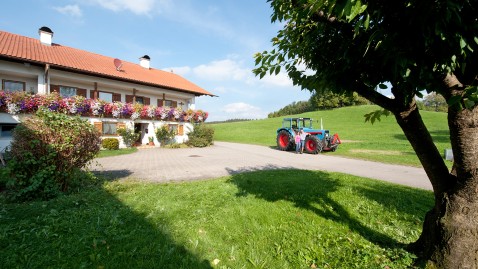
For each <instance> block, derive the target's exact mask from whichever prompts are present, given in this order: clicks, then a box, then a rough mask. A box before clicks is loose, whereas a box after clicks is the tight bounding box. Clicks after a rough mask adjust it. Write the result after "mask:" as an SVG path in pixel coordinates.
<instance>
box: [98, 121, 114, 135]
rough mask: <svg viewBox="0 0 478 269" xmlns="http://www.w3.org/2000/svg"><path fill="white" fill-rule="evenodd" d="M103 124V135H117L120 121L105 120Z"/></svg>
mask: <svg viewBox="0 0 478 269" xmlns="http://www.w3.org/2000/svg"><path fill="white" fill-rule="evenodd" d="M102 124H103V126H102V128H101V129H102V134H103V135H117V131H118V125H117V124H118V123H117V122H114V121H104V122H103V123H102Z"/></svg>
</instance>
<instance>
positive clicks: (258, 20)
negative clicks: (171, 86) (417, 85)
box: [0, 0, 310, 121]
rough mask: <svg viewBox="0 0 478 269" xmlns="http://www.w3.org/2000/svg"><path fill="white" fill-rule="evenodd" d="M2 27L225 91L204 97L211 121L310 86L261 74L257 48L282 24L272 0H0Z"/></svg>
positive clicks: (303, 94)
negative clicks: (147, 60)
mask: <svg viewBox="0 0 478 269" xmlns="http://www.w3.org/2000/svg"><path fill="white" fill-rule="evenodd" d="M2 10H3V12H2V18H1V19H0V29H1V30H3V31H7V32H11V33H16V34H20V35H24V36H29V37H33V38H37V37H38V29H39V28H40V27H42V26H48V27H49V28H50V29H52V31H53V32H54V36H53V42H54V43H58V44H62V45H65V46H70V47H74V48H78V49H83V50H87V51H90V52H94V53H98V54H102V55H106V56H110V57H114V58H119V59H121V60H124V61H129V62H134V63H136V62H139V60H138V58H139V57H141V56H143V55H145V54H147V55H149V56H150V57H151V66H152V67H153V68H157V69H163V70H168V71H169V70H173V72H175V73H177V74H180V75H182V76H183V77H185V78H187V79H189V80H190V81H192V82H194V83H195V84H197V85H199V86H201V87H202V88H204V89H206V90H208V91H210V92H212V93H214V94H216V95H218V96H219V97H199V98H197V100H196V108H197V109H203V110H206V111H208V112H209V114H210V118H209V120H208V121H218V120H226V119H233V118H253V119H256V118H265V117H267V114H268V113H270V112H272V111H276V110H278V109H280V108H282V107H284V106H285V105H287V104H290V103H291V102H293V101H302V100H307V99H309V97H310V93H309V92H308V91H302V90H300V88H299V87H294V86H292V83H291V81H290V80H289V79H288V77H287V76H286V75H285V74H282V73H280V74H279V75H278V76H272V77H265V79H262V80H259V78H256V77H255V76H254V74H252V69H253V68H254V58H253V55H254V54H255V53H256V52H260V51H264V50H268V49H270V48H271V43H270V40H271V38H272V37H274V36H275V34H276V33H277V31H278V30H279V29H280V25H277V24H276V25H273V24H271V22H270V15H271V12H272V11H271V9H270V6H269V4H268V3H267V2H266V0H200V1H199V0H63V1H60V0H21V1H19V0H2Z"/></svg>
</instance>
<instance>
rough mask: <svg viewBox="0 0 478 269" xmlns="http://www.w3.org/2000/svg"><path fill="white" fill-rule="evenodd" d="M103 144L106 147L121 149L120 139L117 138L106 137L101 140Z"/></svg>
mask: <svg viewBox="0 0 478 269" xmlns="http://www.w3.org/2000/svg"><path fill="white" fill-rule="evenodd" d="M101 146H102V147H103V148H104V149H109V150H117V149H119V141H118V139H116V138H105V139H103V141H101Z"/></svg>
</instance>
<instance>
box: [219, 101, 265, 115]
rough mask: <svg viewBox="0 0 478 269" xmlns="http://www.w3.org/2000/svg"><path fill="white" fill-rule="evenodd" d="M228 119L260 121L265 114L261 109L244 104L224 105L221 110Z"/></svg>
mask: <svg viewBox="0 0 478 269" xmlns="http://www.w3.org/2000/svg"><path fill="white" fill-rule="evenodd" d="M222 111H223V112H224V113H226V114H227V117H226V118H228V119H262V118H265V117H267V113H266V112H264V111H262V109H261V108H259V107H255V106H253V105H250V104H246V103H242V102H239V103H232V104H228V105H225V106H224V107H223V109H222Z"/></svg>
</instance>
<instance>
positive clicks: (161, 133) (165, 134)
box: [155, 125, 176, 144]
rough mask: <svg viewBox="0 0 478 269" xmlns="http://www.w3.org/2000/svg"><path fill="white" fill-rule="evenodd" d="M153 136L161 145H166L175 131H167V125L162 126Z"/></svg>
mask: <svg viewBox="0 0 478 269" xmlns="http://www.w3.org/2000/svg"><path fill="white" fill-rule="evenodd" d="M155 134H156V139H158V141H159V142H160V143H161V144H167V143H169V142H170V141H171V140H172V139H173V138H174V136H175V135H176V131H174V129H171V130H169V126H168V125H163V126H161V127H160V128H158V129H156V130H155Z"/></svg>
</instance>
